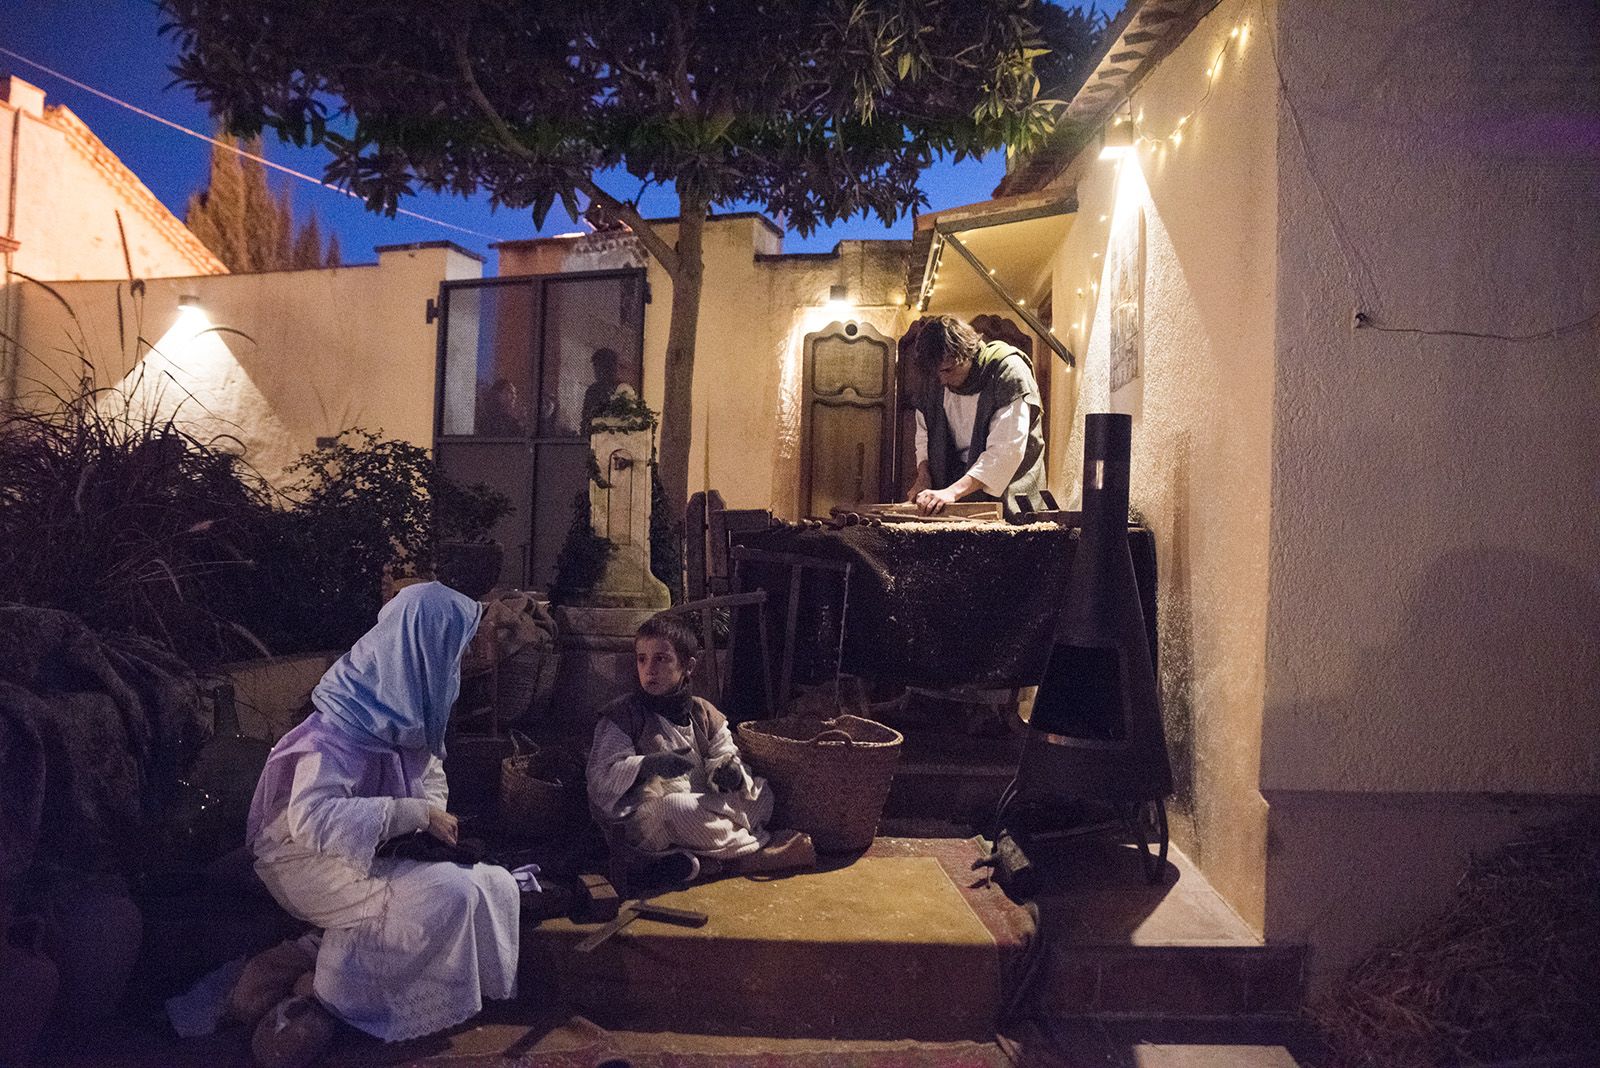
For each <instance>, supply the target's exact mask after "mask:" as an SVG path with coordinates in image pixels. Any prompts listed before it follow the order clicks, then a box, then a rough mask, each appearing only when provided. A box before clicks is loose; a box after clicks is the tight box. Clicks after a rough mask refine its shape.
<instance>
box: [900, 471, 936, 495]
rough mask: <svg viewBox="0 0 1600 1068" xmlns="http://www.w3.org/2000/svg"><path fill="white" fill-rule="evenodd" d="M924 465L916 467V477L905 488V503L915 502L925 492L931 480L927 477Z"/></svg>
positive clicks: (930, 484) (931, 483)
mask: <svg viewBox="0 0 1600 1068" xmlns="http://www.w3.org/2000/svg"><path fill="white" fill-rule="evenodd" d="M927 472H928V469H927V468H926V467H919V468H917V477H916V478H915V479H913V480H912V482H911V488H910V489H908V490H906V503H907V504H916V503H917V498H918V497H919V496H921V495H922V494H923V493H925V492H926V491H927V490H928V488H929V487H930V486H932V485H933V482H932V481H931V480H930V479H929V478H928V474H927Z"/></svg>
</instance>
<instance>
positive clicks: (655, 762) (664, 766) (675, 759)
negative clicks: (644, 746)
mask: <svg viewBox="0 0 1600 1068" xmlns="http://www.w3.org/2000/svg"><path fill="white" fill-rule="evenodd" d="M693 770H694V761H692V760H690V759H689V758H688V757H686V756H681V755H679V754H677V753H651V754H650V755H649V756H647V757H645V758H644V759H643V760H641V761H639V774H638V775H637V776H635V777H634V780H633V781H634V782H644V781H645V780H646V779H649V778H651V777H653V776H656V775H659V776H661V777H662V778H663V779H676V778H677V777H678V776H680V775H687V774H689V773H690V772H691V771H693Z"/></svg>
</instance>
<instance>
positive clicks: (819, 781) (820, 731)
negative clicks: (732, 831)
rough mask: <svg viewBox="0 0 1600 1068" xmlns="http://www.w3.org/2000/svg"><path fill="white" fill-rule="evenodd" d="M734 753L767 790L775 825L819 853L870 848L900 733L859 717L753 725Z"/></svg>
mask: <svg viewBox="0 0 1600 1068" xmlns="http://www.w3.org/2000/svg"><path fill="white" fill-rule="evenodd" d="M737 740H738V743H739V749H740V750H741V751H742V752H743V753H744V755H745V757H746V758H747V760H748V761H749V763H750V766H751V768H752V769H753V770H754V771H756V772H757V773H758V774H760V775H763V776H765V777H766V779H767V781H768V782H769V783H770V784H771V785H772V789H773V793H774V797H773V800H774V802H775V807H774V811H773V816H772V820H773V826H775V827H783V828H792V829H794V830H797V831H805V832H806V833H807V834H809V835H811V839H812V841H813V842H814V843H815V844H816V847H817V850H818V851H819V852H822V853H849V852H853V851H855V850H858V849H865V848H867V846H869V845H871V844H872V836H873V835H874V834H875V833H877V830H878V819H879V817H880V816H882V815H883V803H884V802H885V801H887V800H888V798H889V783H890V781H891V780H892V779H893V778H894V767H895V763H896V762H897V761H899V759H900V743H901V741H902V740H903V739H902V738H901V736H900V732H899V731H896V730H893V729H892V728H889V727H885V726H884V725H883V724H881V723H877V722H874V721H873V720H870V719H862V718H861V717H860V716H839V717H837V718H835V719H807V718H803V717H793V716H790V717H785V718H783V719H768V720H753V721H751V722H748V723H741V724H739V728H738V732H737Z"/></svg>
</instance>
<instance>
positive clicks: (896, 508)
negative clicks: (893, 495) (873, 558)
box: [859, 501, 1002, 521]
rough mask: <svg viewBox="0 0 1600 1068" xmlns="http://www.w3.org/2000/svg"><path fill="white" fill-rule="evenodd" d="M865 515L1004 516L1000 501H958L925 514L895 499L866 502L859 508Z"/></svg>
mask: <svg viewBox="0 0 1600 1068" xmlns="http://www.w3.org/2000/svg"><path fill="white" fill-rule="evenodd" d="M859 511H860V512H861V514H863V515H875V516H878V517H879V518H881V519H885V520H889V519H901V518H907V517H910V518H915V519H968V520H971V519H993V520H996V521H998V520H1000V519H1001V518H1002V516H1001V512H1000V502H999V501H956V502H954V503H953V504H947V505H945V506H944V511H943V512H941V513H939V514H938V515H937V516H925V515H923V514H922V513H920V512H918V511H917V506H916V505H914V504H911V503H909V502H907V501H894V502H890V503H885V504H866V505H862V506H861V508H860V509H859Z"/></svg>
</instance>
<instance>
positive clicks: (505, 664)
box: [495, 644, 556, 724]
mask: <svg viewBox="0 0 1600 1068" xmlns="http://www.w3.org/2000/svg"><path fill="white" fill-rule="evenodd" d="M555 677H556V647H555V645H554V644H551V645H525V646H523V647H522V648H521V649H519V650H517V652H516V653H515V654H513V655H512V656H508V657H506V658H505V659H504V660H502V661H500V678H499V682H498V684H497V685H496V687H495V716H496V718H497V719H498V720H499V721H500V722H501V723H511V724H514V723H521V722H522V721H523V720H525V719H527V720H533V719H537V718H539V717H540V716H541V715H542V714H543V713H545V712H546V711H548V710H549V707H550V696H551V693H552V692H553V691H554V689H555Z"/></svg>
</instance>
